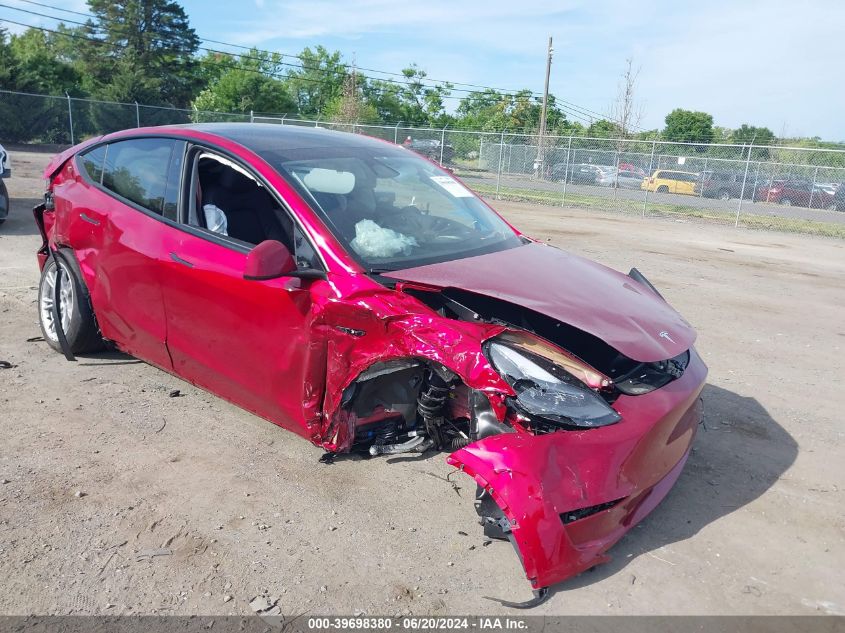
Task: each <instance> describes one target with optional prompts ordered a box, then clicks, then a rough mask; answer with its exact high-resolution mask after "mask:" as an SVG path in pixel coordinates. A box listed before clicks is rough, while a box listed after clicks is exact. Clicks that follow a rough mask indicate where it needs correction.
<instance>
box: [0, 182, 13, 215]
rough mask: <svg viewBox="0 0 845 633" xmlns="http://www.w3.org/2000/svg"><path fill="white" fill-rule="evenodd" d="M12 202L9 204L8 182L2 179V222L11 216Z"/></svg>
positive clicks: (0, 189)
mask: <svg viewBox="0 0 845 633" xmlns="http://www.w3.org/2000/svg"><path fill="white" fill-rule="evenodd" d="M9 211H11V209H10V204H9V191H8V189H6V183H5V182H3V181H2V180H0V216H2V217H0V224H3V222H5V221H6V218H7V217H8V216H9Z"/></svg>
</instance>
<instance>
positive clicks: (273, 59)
mask: <svg viewBox="0 0 845 633" xmlns="http://www.w3.org/2000/svg"><path fill="white" fill-rule="evenodd" d="M206 63H211V64H217V65H218V66H219V67H220V68H219V70H220V74H219V75H218V76H217V78H216V79H213V80H212V82H211V83H210V84H209V85H208V87H207V88H205V90H203V91H202V92H200V94H199V95H198V96H197V98H196V99H194V102H193V107H194V108H195V109H196V110H199V111H208V112H233V113H248V112H250V111H251V110H252V111H255V112H263V113H274V114H285V113H289V112H296V101H295V100H294V99H293V97H292V96H291V94H290V91H289V90H288V86H287V84H286V83H285V81H283V80H280V79H277V78H276V77H278V76H281V69H282V65H281V64H282V56H281V55H279V54H278V53H272V54H269V53H265V52H260V51H259V50H258V49H255V48H253V49H251V50H250V51H249V53H247V54H245V55H241V56H240V57H238V58H234V57H229V56H225V58H218V59H216V60H214V61H213V62H206ZM199 118H200V119H202V118H203V117H202V114H201V112H200V114H199Z"/></svg>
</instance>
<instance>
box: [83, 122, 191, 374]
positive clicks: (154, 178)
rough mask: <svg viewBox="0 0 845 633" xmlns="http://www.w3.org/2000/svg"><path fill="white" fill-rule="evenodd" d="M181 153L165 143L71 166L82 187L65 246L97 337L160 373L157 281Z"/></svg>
mask: <svg viewBox="0 0 845 633" xmlns="http://www.w3.org/2000/svg"><path fill="white" fill-rule="evenodd" d="M184 152H185V143H184V141H179V140H176V139H169V138H136V139H125V140H120V141H115V142H113V143H109V144H105V145H99V146H96V147H94V148H92V149H91V150H88V151H87V152H85V153H84V154H82V155H80V157H79V158H78V159H77V166H78V168H79V169H80V173H81V176H82V177H83V178H84V179H85V181H86V183H85V185H86V186H85V187H84V191H79V192H77V193H76V194H75V195H74V196H73V198H74V206H75V210H76V212H77V213H78V217H76V218H75V220H74V222H73V231H74V232H75V234H74V235H71V236H70V240H71V241H70V244H71V245H72V246H73V248H74V252H75V254H76V256H77V259H78V260H79V263H80V268H81V269H82V272H83V275H84V276H85V280H86V283H87V284H88V288H89V291H90V293H91V302H92V304H93V307H94V312H95V314H96V315H97V321H98V325H99V326H100V330H101V331H102V333H103V336H104V337H105V338H107V339H109V340H112V341H114V342H115V343H116V344H117V346H118V347H119V348H120V349H121V350H123V351H125V352H127V353H129V354H132V355H133V356H137V357H138V358H142V359H143V360H145V361H148V362H150V363H152V364H154V365H158V366H160V367H164V368H167V369H169V368H170V366H171V364H170V357H169V356H168V354H167V349H166V347H165V338H166V319H165V313H164V304H163V301H162V295H161V288H160V286H159V281H158V275H159V272H160V263H161V260H162V250H161V245H162V241H163V240H164V239H165V238H166V235H167V233H168V232H172V231H175V230H176V229H175V228H174V225H175V222H174V220H175V217H176V207H177V200H178V195H179V191H178V186H179V177H178V175H179V173H180V172H181V169H182V161H183V160H184ZM174 174H175V176H174Z"/></svg>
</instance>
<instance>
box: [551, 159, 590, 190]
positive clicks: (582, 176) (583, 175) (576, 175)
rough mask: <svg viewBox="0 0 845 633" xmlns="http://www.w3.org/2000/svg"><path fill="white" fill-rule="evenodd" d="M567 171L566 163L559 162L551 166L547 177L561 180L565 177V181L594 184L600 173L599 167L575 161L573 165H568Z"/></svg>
mask: <svg viewBox="0 0 845 633" xmlns="http://www.w3.org/2000/svg"><path fill="white" fill-rule="evenodd" d="M568 172H569V173H568V174H567V168H566V165H565V164H563V163H559V164H557V165H554V166H552V170H551V173H550V174H549V178H550V179H551V180H557V181H563V180H564V178H565V179H566V181H567V182H571V183H575V184H579V185H594V184H596V181H597V180H598V178H599V176H600V175H601V169H600V167H599V166H598V165H593V164H590V163H575V164H573V165H569V170H568Z"/></svg>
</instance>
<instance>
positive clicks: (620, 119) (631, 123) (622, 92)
mask: <svg viewBox="0 0 845 633" xmlns="http://www.w3.org/2000/svg"><path fill="white" fill-rule="evenodd" d="M639 75H640V69H639V68H637V69H636V70H635V69H634V60H633V58H631V57H629V58H628V59H626V60H625V71H624V72H623V73H622V77H621V78H620V81H619V91H618V93H617V95H616V101H614V103H613V105H612V106H611V108H610V117H611V119H612V120H613V122H614V123H616V125H617V126H618V127H619V135H620V137H621V138H623V139H624V138H628V136H630V134H631V132H633V131H635V130H636V129H637V128H638V127H639V125H640V120H641V119H642V117H643V113H642V108H640V107H639V106H638V105H637V103H636V102H635V100H634V91H635V88H636V83H637V78H638V77H639Z"/></svg>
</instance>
